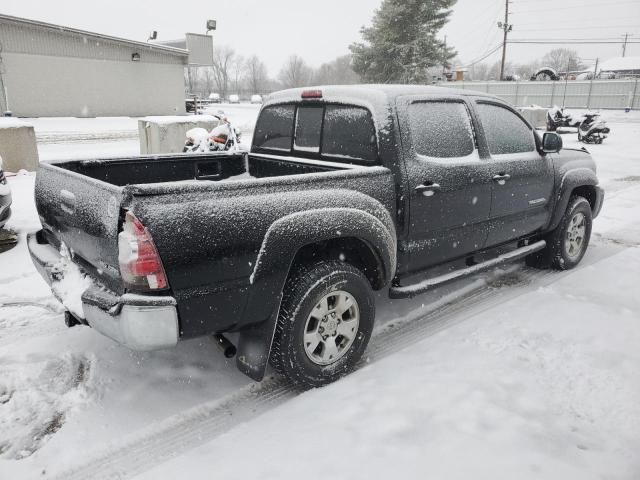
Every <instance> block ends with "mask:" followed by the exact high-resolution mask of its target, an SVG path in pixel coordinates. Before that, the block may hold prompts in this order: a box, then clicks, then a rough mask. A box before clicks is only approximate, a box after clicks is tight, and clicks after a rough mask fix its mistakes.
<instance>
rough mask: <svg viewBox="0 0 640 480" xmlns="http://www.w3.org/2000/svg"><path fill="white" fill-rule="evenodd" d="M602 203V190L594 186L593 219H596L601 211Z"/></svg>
mask: <svg viewBox="0 0 640 480" xmlns="http://www.w3.org/2000/svg"><path fill="white" fill-rule="evenodd" d="M603 202H604V189H602V188H600V187H598V186H596V201H595V203H594V205H593V218H596V217H597V216H598V215H599V214H600V210H602V203H603Z"/></svg>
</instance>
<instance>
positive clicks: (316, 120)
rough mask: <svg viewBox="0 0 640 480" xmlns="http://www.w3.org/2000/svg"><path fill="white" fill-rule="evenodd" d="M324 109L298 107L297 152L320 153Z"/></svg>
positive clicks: (295, 143) (318, 107)
mask: <svg viewBox="0 0 640 480" xmlns="http://www.w3.org/2000/svg"><path fill="white" fill-rule="evenodd" d="M323 111H324V109H323V107H322V106H321V105H320V106H310V107H306V106H305V107H298V115H297V116H296V136H295V141H294V144H293V148H294V149H295V150H298V151H301V152H319V151H320V134H321V133H322V114H323Z"/></svg>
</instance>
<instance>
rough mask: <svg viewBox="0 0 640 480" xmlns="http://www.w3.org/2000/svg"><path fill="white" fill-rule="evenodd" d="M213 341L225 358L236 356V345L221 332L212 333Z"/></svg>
mask: <svg viewBox="0 0 640 480" xmlns="http://www.w3.org/2000/svg"><path fill="white" fill-rule="evenodd" d="M213 341H214V342H215V344H216V345H217V346H218V348H219V349H220V351H221V352H222V354H223V355H224V356H225V358H233V357H235V356H236V346H235V345H234V344H233V343H231V342H230V341H229V339H228V338H227V337H225V336H224V335H222V334H221V333H216V334H215V335H213Z"/></svg>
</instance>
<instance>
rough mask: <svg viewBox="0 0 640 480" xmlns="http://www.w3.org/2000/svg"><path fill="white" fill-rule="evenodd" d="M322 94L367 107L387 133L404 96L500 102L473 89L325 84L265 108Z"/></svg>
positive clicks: (272, 100)
mask: <svg viewBox="0 0 640 480" xmlns="http://www.w3.org/2000/svg"><path fill="white" fill-rule="evenodd" d="M312 91H313V93H314V94H315V93H316V91H319V92H322V97H321V98H322V100H323V101H325V102H330V103H340V104H347V105H357V106H362V107H366V108H368V109H369V110H370V111H371V112H372V114H373V117H374V121H375V122H376V127H377V129H378V130H379V131H381V132H384V131H387V130H388V129H389V127H390V125H389V122H390V113H391V111H390V105H391V104H392V103H393V102H392V101H393V100H394V99H396V98H397V97H401V96H404V95H447V96H449V95H451V96H455V97H460V96H468V95H474V96H482V97H489V98H494V99H498V97H495V96H494V95H488V94H486V93H483V92H476V91H473V90H466V89H465V90H461V89H457V88H447V87H441V86H437V85H389V84H360V85H323V86H315V87H301V88H291V89H288V90H281V91H279V92H275V93H272V94H271V95H269V96H268V97H267V99H266V101H265V102H264V105H265V106H269V105H272V104H277V103H284V102H300V101H301V100H302V93H303V92H312Z"/></svg>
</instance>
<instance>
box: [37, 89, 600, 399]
mask: <svg viewBox="0 0 640 480" xmlns="http://www.w3.org/2000/svg"><path fill="white" fill-rule="evenodd" d="M561 148H562V141H561V140H560V137H558V136H557V135H556V134H555V133H545V134H544V135H543V136H542V137H540V136H539V135H538V134H537V133H536V131H535V130H534V129H533V128H532V126H531V125H530V124H529V123H528V122H527V121H525V120H524V119H523V118H522V117H521V116H520V115H519V114H518V112H516V111H515V110H514V109H513V108H512V107H511V106H509V105H508V104H506V103H505V102H504V101H502V100H500V99H498V98H496V97H493V96H489V95H485V94H482V93H476V92H470V91H460V90H450V89H446V88H441V87H422V86H392V85H385V86H380V85H378V86H376V85H360V86H348V87H322V88H313V89H292V90H286V91H283V92H279V93H276V94H273V95H271V96H270V97H269V99H268V100H267V101H266V103H265V104H264V105H263V107H262V109H261V111H260V115H259V118H258V121H257V124H256V129H255V134H254V137H253V143H252V146H251V151H250V153H248V154H227V153H220V154H191V155H176V156H159V157H133V158H121V159H106V160H80V161H64V162H59V163H56V164H44V165H42V169H41V170H40V172H39V173H38V176H37V181H36V204H37V209H38V213H39V215H40V220H41V222H42V230H40V231H39V232H37V233H35V234H33V235H31V236H30V237H29V239H28V243H29V249H30V252H31V255H32V258H33V261H34V263H35V265H36V267H37V268H38V269H39V270H40V272H41V274H42V275H43V277H44V278H45V279H46V280H47V281H48V282H49V283H50V284H51V285H52V289H53V291H54V293H55V294H56V295H57V296H58V297H59V298H60V299H61V300H62V301H63V303H64V305H66V306H67V308H68V309H69V313H68V314H67V321H68V324H69V325H72V324H76V323H82V324H88V325H90V326H91V327H93V328H94V329H96V330H98V331H99V332H102V333H103V334H105V335H107V336H109V337H111V338H113V339H115V340H116V341H118V342H120V343H122V344H124V345H126V346H128V347H130V348H133V349H140V350H150V349H160V348H167V347H171V346H173V345H175V344H176V343H177V342H178V341H179V340H183V339H188V338H193V337H199V336H204V335H211V336H213V337H214V338H215V339H216V341H217V342H219V343H220V344H222V345H223V346H224V347H226V352H227V353H229V354H233V353H234V352H233V350H234V349H235V348H236V346H235V345H233V344H231V343H230V342H229V340H228V339H227V338H226V337H225V336H224V335H225V334H227V333H230V332H238V333H239V335H238V340H237V355H236V364H237V366H238V368H239V369H240V370H241V371H243V372H244V373H246V374H247V375H249V376H251V377H252V378H254V379H258V380H259V379H261V378H262V377H263V376H264V372H265V369H266V366H267V364H268V363H269V362H270V363H271V364H272V365H273V366H274V367H275V368H276V369H277V370H278V371H280V372H282V373H283V374H285V375H286V376H288V377H289V378H290V379H292V380H293V381H294V382H295V383H297V384H299V385H301V386H304V387H313V386H319V385H323V384H326V383H328V382H331V381H333V380H335V379H337V378H339V377H340V376H341V375H344V374H345V373H346V372H348V371H349V370H350V369H351V368H352V367H353V366H354V364H355V363H356V362H357V361H358V359H359V358H360V357H361V356H362V354H363V352H364V351H365V348H366V346H367V343H368V341H369V337H370V335H371V331H372V329H373V324H374V317H375V305H374V294H373V292H374V291H375V290H381V289H386V290H388V292H389V295H390V296H391V297H393V298H401V297H410V296H413V295H417V294H420V293H421V292H424V291H426V290H428V289H430V288H434V287H435V286H437V285H439V284H442V283H444V282H447V281H451V280H453V279H456V278H460V277H462V276H464V275H469V274H471V273H474V272H477V271H480V270H482V269H485V268H489V267H492V266H495V265H498V264H500V263H503V262H506V261H513V260H517V259H522V258H525V259H526V262H527V263H528V264H529V265H533V266H539V267H553V268H557V269H569V268H572V267H574V266H575V265H577V264H578V263H579V262H580V260H581V258H582V256H583V255H584V253H585V250H586V248H587V245H588V243H589V237H590V233H591V222H592V218H594V217H595V216H596V215H597V214H598V212H599V211H600V208H601V205H602V200H603V191H602V190H601V189H600V188H599V187H598V179H597V177H596V168H595V164H594V161H593V160H592V159H591V156H590V155H589V154H588V153H587V152H586V151H585V150H570V149H564V150H561ZM445 264H446V265H447V266H448V265H449V264H450V265H451V266H454V267H458V268H456V269H453V270H451V269H447V268H438V269H437V270H434V268H433V267H442V266H443V265H445ZM434 271H437V272H442V271H445V272H446V273H444V274H442V273H439V274H434V273H433V272H434Z"/></svg>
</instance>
